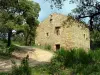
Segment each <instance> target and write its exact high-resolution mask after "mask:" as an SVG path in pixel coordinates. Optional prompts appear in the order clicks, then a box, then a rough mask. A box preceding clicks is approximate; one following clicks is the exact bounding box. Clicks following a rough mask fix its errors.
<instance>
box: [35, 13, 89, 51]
mask: <svg viewBox="0 0 100 75" xmlns="http://www.w3.org/2000/svg"><path fill="white" fill-rule="evenodd" d="M56 29H58V30H59V34H58V35H57V30H56ZM36 32H37V36H36V39H35V43H36V44H38V45H43V46H44V45H51V47H52V48H53V49H54V50H55V49H56V45H58V44H59V45H60V47H64V48H66V49H69V48H84V49H89V48H90V36H89V29H88V28H87V27H86V26H85V25H84V24H83V23H80V22H78V21H77V20H74V19H73V18H71V17H67V16H64V15H61V14H56V13H54V14H52V15H50V16H49V17H48V18H47V19H45V20H44V21H43V22H41V23H40V24H39V26H38V28H37V30H36Z"/></svg>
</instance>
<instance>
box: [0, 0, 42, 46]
mask: <svg viewBox="0 0 100 75" xmlns="http://www.w3.org/2000/svg"><path fill="white" fill-rule="evenodd" d="M39 11H40V7H39V5H38V4H37V3H35V2H33V1H29V0H0V14H1V15H0V27H2V28H3V30H6V32H7V33H8V45H7V46H10V45H11V37H12V30H14V29H15V28H16V26H18V25H19V26H21V25H29V26H31V27H33V25H34V24H29V23H28V22H27V20H28V19H29V18H30V17H32V18H34V20H33V21H31V23H33V22H35V20H36V19H37V18H38V16H39ZM31 20H32V19H31Z"/></svg>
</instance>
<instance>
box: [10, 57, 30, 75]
mask: <svg viewBox="0 0 100 75" xmlns="http://www.w3.org/2000/svg"><path fill="white" fill-rule="evenodd" d="M13 64H14V66H13V67H12V73H11V75H31V68H30V67H29V63H28V56H27V57H25V58H24V59H23V60H22V62H21V65H20V66H17V65H16V64H15V62H13Z"/></svg>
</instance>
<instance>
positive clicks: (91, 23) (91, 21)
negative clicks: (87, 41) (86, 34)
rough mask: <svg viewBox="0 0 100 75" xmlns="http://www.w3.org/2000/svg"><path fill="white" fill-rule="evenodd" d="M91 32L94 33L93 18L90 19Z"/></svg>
mask: <svg viewBox="0 0 100 75" xmlns="http://www.w3.org/2000/svg"><path fill="white" fill-rule="evenodd" d="M89 30H90V31H93V17H90V26H89Z"/></svg>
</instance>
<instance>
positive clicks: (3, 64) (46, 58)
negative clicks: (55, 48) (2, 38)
mask: <svg viewBox="0 0 100 75" xmlns="http://www.w3.org/2000/svg"><path fill="white" fill-rule="evenodd" d="M21 48H22V50H20V51H15V52H13V53H12V55H13V56H14V58H11V59H8V60H3V59H2V60H1V59H0V71H7V70H10V69H11V66H12V63H11V60H14V61H15V62H16V63H17V64H18V65H19V64H20V61H21V59H23V58H24V57H26V56H27V55H29V64H30V66H35V65H36V64H42V63H46V62H50V60H51V58H52V57H53V53H52V52H49V51H46V50H43V49H39V48H32V47H26V46H21Z"/></svg>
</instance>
